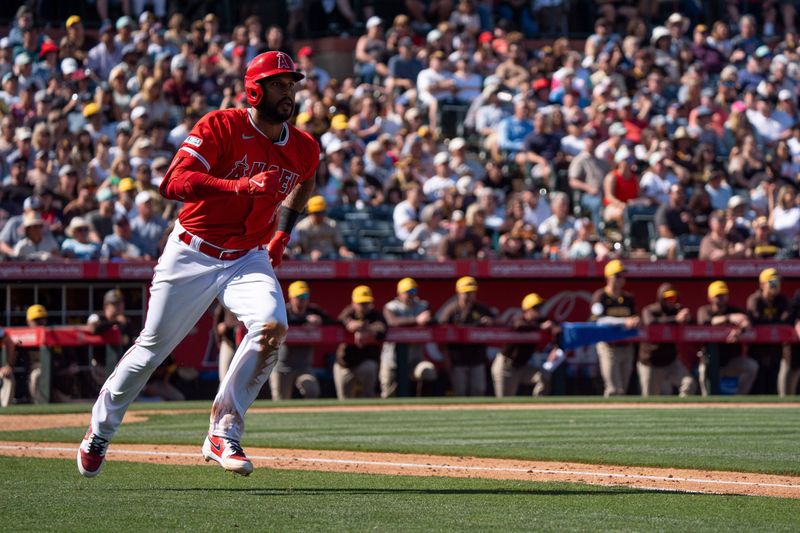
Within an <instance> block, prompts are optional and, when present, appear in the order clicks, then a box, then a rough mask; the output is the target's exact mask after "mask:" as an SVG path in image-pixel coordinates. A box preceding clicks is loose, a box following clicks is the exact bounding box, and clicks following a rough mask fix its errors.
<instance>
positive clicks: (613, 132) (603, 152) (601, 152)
mask: <svg viewBox="0 0 800 533" xmlns="http://www.w3.org/2000/svg"><path fill="white" fill-rule="evenodd" d="M627 134H628V128H626V127H625V126H624V125H623V124H622V122H614V123H613V124H611V126H609V128H608V139H606V140H605V141H603V142H601V143H600V144H598V145H597V148H595V150H594V155H595V156H596V157H597V158H598V159H602V160H603V161H605V162H606V163H608V164H609V166H611V165H613V164H614V163H615V157H616V154H617V152H618V151H619V150H620V148H621V147H622V145H623V144H622V143H623V141H624V140H625V135H627Z"/></svg>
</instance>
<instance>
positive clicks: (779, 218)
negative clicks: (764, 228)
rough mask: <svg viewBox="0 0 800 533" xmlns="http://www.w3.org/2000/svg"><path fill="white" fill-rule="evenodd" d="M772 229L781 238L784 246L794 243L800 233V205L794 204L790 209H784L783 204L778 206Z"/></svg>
mask: <svg viewBox="0 0 800 533" xmlns="http://www.w3.org/2000/svg"><path fill="white" fill-rule="evenodd" d="M772 229H774V230H775V233H776V234H777V235H778V237H780V238H781V241H782V242H783V244H784V246H788V245H792V244H794V240H795V239H796V238H797V235H798V234H800V207H798V206H793V207H790V208H789V209H784V208H783V207H781V206H777V207H776V208H775V216H774V219H773V224H772Z"/></svg>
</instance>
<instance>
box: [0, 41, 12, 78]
mask: <svg viewBox="0 0 800 533" xmlns="http://www.w3.org/2000/svg"><path fill="white" fill-rule="evenodd" d="M13 49H14V46H13V45H12V44H11V40H10V39H9V38H8V37H3V38H0V77H2V76H5V75H6V74H8V73H9V72H11V70H12V67H13V65H14V60H13V56H12V51H13Z"/></svg>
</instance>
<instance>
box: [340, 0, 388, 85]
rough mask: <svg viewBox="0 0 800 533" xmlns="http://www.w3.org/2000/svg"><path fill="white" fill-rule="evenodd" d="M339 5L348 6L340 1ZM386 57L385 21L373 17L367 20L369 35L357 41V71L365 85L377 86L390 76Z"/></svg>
mask: <svg viewBox="0 0 800 533" xmlns="http://www.w3.org/2000/svg"><path fill="white" fill-rule="evenodd" d="M337 3H340V4H346V3H347V1H346V0H339V2H337ZM351 15H352V11H351ZM352 18H354V17H352ZM385 55H386V39H384V37H383V20H381V18H380V17H375V16H372V17H370V18H369V19H367V33H365V34H364V35H362V36H361V37H359V38H358V41H356V50H355V60H356V65H355V67H356V68H355V71H356V75H357V76H358V77H359V78H360V79H361V81H362V82H363V83H369V84H375V83H377V82H378V81H380V80H382V79H384V78H386V76H388V75H389V67H387V66H386V57H385Z"/></svg>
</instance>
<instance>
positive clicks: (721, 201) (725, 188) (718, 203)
mask: <svg viewBox="0 0 800 533" xmlns="http://www.w3.org/2000/svg"><path fill="white" fill-rule="evenodd" d="M705 189H706V192H707V193H708V196H709V197H710V198H711V208H712V209H727V208H728V200H730V199H731V196H733V189H731V186H730V185H728V183H727V182H725V181H723V182H722V183H720V184H719V187H717V188H715V187H712V186H711V184H710V183H706V186H705Z"/></svg>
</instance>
